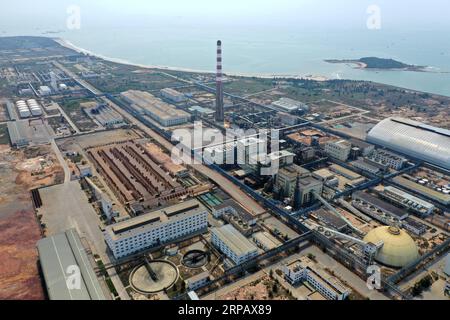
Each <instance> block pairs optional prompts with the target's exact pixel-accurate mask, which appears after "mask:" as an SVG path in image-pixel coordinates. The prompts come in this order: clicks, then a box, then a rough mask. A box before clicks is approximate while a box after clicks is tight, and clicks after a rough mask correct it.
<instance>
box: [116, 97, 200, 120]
mask: <svg viewBox="0 0 450 320" xmlns="http://www.w3.org/2000/svg"><path fill="white" fill-rule="evenodd" d="M120 96H121V97H122V98H123V99H124V100H125V101H126V102H128V103H130V104H131V105H132V106H133V107H134V108H138V109H141V110H142V112H143V113H144V114H146V115H148V116H149V117H150V118H152V119H153V120H155V121H157V122H158V123H159V124H161V125H162V126H164V127H170V126H176V125H180V124H184V123H186V122H188V121H189V120H190V119H191V115H190V114H189V113H187V112H186V111H183V110H179V109H177V108H175V107H174V106H173V105H170V104H168V103H165V102H164V101H162V100H160V99H158V98H156V97H155V96H153V95H152V94H150V93H148V92H144V91H137V90H128V91H126V92H122V93H121V94H120Z"/></svg>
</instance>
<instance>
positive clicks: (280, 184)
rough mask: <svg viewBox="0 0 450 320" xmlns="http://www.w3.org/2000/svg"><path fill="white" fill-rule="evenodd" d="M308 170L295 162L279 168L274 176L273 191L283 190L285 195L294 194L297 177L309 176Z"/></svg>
mask: <svg viewBox="0 0 450 320" xmlns="http://www.w3.org/2000/svg"><path fill="white" fill-rule="evenodd" d="M310 174H311V173H310V171H309V170H307V169H305V168H302V167H300V166H298V165H296V164H292V165H290V166H287V167H284V168H281V169H280V170H278V173H277V175H276V177H275V192H280V191H281V190H283V194H284V195H285V196H288V197H290V196H292V195H293V194H294V190H295V185H296V182H297V177H298V176H300V178H304V177H308V176H310Z"/></svg>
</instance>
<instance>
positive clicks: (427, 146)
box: [367, 117, 450, 170]
mask: <svg viewBox="0 0 450 320" xmlns="http://www.w3.org/2000/svg"><path fill="white" fill-rule="evenodd" d="M367 141H368V142H370V143H374V144H378V145H381V146H384V147H386V148H389V149H392V150H394V151H397V152H400V153H403V154H406V155H409V156H411V157H414V158H416V159H420V160H423V161H426V162H429V163H431V164H434V165H436V166H439V167H442V168H445V169H449V170H450V130H446V129H441V128H436V127H432V126H429V125H426V124H423V123H420V122H417V121H412V120H409V119H404V118H396V117H393V118H388V119H385V120H383V121H381V122H380V123H378V124H377V125H376V126H375V127H374V128H373V129H372V130H371V131H370V132H369V134H368V136H367Z"/></svg>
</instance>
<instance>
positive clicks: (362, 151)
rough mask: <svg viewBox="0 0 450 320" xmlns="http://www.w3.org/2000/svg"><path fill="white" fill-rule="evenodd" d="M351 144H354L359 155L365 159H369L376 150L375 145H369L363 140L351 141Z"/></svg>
mask: <svg viewBox="0 0 450 320" xmlns="http://www.w3.org/2000/svg"><path fill="white" fill-rule="evenodd" d="M349 142H350V143H351V144H352V146H353V148H356V149H357V150H358V151H357V153H358V155H361V156H363V157H367V156H368V155H369V154H371V153H372V152H373V151H374V150H375V146H374V145H373V144H370V143H367V142H365V141H362V140H357V139H350V140H349Z"/></svg>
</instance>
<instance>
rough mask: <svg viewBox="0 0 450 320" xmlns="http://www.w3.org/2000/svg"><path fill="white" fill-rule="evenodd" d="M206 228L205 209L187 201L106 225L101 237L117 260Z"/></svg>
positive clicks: (195, 202) (206, 215)
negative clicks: (103, 237)
mask: <svg viewBox="0 0 450 320" xmlns="http://www.w3.org/2000/svg"><path fill="white" fill-rule="evenodd" d="M207 227H208V211H207V209H206V208H205V207H204V206H203V205H202V204H200V202H198V201H197V200H189V201H186V202H182V203H179V204H177V205H174V206H171V207H167V208H163V209H160V210H156V211H153V212H150V213H147V214H144V215H142V216H138V217H135V218H132V219H129V220H126V221H123V222H119V223H116V224H113V225H111V226H108V227H106V229H105V231H104V236H105V240H106V243H107V244H108V247H109V248H110V249H111V251H112V252H113V254H114V257H115V258H116V259H120V258H123V257H126V256H128V255H130V254H133V253H136V252H139V251H142V250H144V249H147V248H151V247H154V246H157V245H160V244H165V243H169V242H171V241H173V240H176V239H179V238H183V237H187V236H189V235H191V234H193V233H197V232H201V231H202V230H206V229H207Z"/></svg>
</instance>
